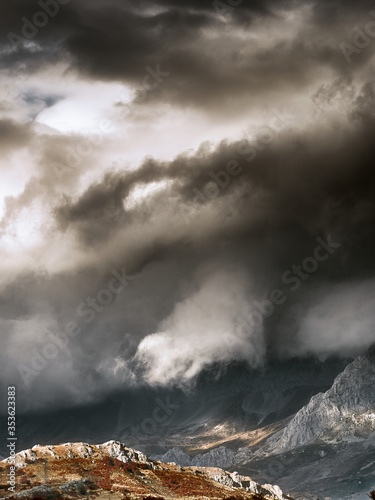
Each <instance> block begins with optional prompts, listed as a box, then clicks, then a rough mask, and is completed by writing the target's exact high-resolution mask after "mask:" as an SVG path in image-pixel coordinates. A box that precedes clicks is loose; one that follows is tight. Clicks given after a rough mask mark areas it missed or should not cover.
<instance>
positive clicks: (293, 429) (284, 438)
mask: <svg viewBox="0 0 375 500" xmlns="http://www.w3.org/2000/svg"><path fill="white" fill-rule="evenodd" d="M374 352H375V349H374V348H371V349H369V350H368V351H367V353H366V354H364V355H363V356H360V357H359V358H357V359H356V360H355V361H353V362H352V363H351V364H349V365H348V366H347V367H346V369H345V370H344V371H343V372H342V373H341V374H340V375H338V377H336V379H335V381H334V383H333V385H332V387H331V389H329V390H328V391H327V392H325V393H324V394H323V393H320V394H317V395H315V396H313V397H312V398H311V400H310V402H309V404H308V405H306V406H305V407H304V408H302V409H301V410H300V411H299V412H298V413H297V414H296V415H295V416H294V418H293V419H292V420H291V421H290V423H289V424H288V425H287V426H286V427H285V429H283V430H282V431H280V432H278V433H277V434H275V435H274V436H272V437H271V438H270V439H269V441H268V445H267V447H266V449H267V451H268V452H269V451H272V452H275V451H276V452H285V451H287V450H291V449H294V448H298V447H299V446H302V445H305V444H307V443H309V442H311V441H312V440H314V439H316V438H319V437H322V436H325V435H328V434H330V435H331V439H334V438H335V437H336V438H338V439H341V438H342V437H343V436H345V434H349V433H350V432H353V430H354V431H355V428H356V426H361V425H367V427H368V428H369V430H370V431H372V430H374V429H375V391H374V384H375V355H374Z"/></svg>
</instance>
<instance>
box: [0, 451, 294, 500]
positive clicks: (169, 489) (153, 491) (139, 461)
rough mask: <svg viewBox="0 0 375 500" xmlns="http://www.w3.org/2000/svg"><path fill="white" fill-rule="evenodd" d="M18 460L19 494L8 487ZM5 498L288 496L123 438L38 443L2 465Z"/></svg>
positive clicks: (236, 499)
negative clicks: (159, 457) (166, 457)
mask: <svg viewBox="0 0 375 500" xmlns="http://www.w3.org/2000/svg"><path fill="white" fill-rule="evenodd" d="M12 464H15V467H16V473H15V474H16V482H18V483H20V484H19V485H18V486H17V490H18V491H17V492H16V493H12V492H9V491H8V489H7V478H8V476H7V475H8V474H10V467H11V465H12ZM0 488H1V490H2V491H3V495H2V498H9V499H14V500H16V499H24V500H29V499H39V500H44V499H45V500H47V499H51V498H56V499H57V498H59V499H62V500H69V499H73V498H77V497H85V498H86V497H90V498H103V499H104V498H106V499H110V498H113V500H115V499H120V498H122V499H128V500H146V499H149V500H163V499H164V500H169V499H178V498H180V499H187V498H189V499H191V500H194V499H197V500H198V499H202V498H205V499H217V500H219V499H226V500H241V499H249V500H251V499H253V500H287V499H290V498H291V497H288V496H287V495H285V494H283V492H282V491H281V489H280V488H279V487H278V486H272V485H263V486H261V485H260V484H257V483H256V482H254V481H252V480H251V479H250V478H249V477H244V476H241V475H240V474H238V473H237V472H233V473H229V472H226V471H223V470H221V469H218V468H199V467H189V468H183V467H181V466H177V465H176V464H163V463H161V462H157V461H152V460H149V459H148V458H147V457H146V456H145V455H144V454H143V453H141V452H139V451H136V450H133V449H131V448H128V447H126V446H125V445H123V444H122V443H120V442H118V441H109V442H107V443H104V444H101V445H89V444H87V443H82V442H80V443H65V444H62V445H57V446H38V445H36V446H33V448H32V449H29V450H25V451H22V452H20V453H17V454H16V455H15V456H14V458H13V460H12V459H10V458H9V459H6V460H3V461H2V462H1V464H0Z"/></svg>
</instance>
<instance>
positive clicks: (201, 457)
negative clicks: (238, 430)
mask: <svg viewBox="0 0 375 500" xmlns="http://www.w3.org/2000/svg"><path fill="white" fill-rule="evenodd" d="M153 458H155V459H156V460H160V461H161V462H176V463H178V464H180V465H183V466H192V465H194V466H196V467H221V468H225V467H231V466H232V465H233V464H234V463H236V453H235V452H234V451H232V450H230V449H228V448H226V447H225V446H220V447H219V448H214V449H213V450H210V451H208V452H206V453H199V454H198V455H195V456H194V457H191V456H190V455H188V454H187V453H184V452H183V451H182V450H181V449H180V448H177V447H174V448H172V449H170V450H168V451H167V453H165V454H164V455H161V456H159V455H158V456H155V457H153Z"/></svg>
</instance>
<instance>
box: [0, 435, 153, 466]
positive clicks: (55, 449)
mask: <svg viewBox="0 0 375 500" xmlns="http://www.w3.org/2000/svg"><path fill="white" fill-rule="evenodd" d="M106 456H107V457H112V458H116V459H117V460H120V462H123V463H129V462H140V463H145V464H148V465H150V466H152V464H153V462H152V461H150V460H149V459H148V458H147V457H146V455H144V454H143V453H141V452H140V451H136V450H133V449H132V448H127V447H126V446H124V445H123V444H122V443H120V442H119V441H108V442H107V443H104V444H98V445H89V444H87V443H64V444H60V445H56V446H40V445H35V446H33V447H32V448H31V449H30V450H24V451H21V452H19V453H16V455H15V456H14V461H13V460H11V459H10V458H7V459H5V460H3V462H4V463H12V464H13V463H14V465H15V466H16V467H24V466H25V465H27V464H28V463H29V462H35V461H36V460H37V459H47V460H48V459H50V458H52V459H56V460H61V459H64V458H91V459H100V458H104V457H106Z"/></svg>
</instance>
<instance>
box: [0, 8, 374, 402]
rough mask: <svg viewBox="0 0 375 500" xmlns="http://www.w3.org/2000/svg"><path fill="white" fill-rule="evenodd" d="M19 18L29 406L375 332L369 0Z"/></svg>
mask: <svg viewBox="0 0 375 500" xmlns="http://www.w3.org/2000/svg"><path fill="white" fill-rule="evenodd" d="M0 17H1V19H2V27H1V35H0V76H1V78H0V99H1V101H0V149H1V155H0V176H1V180H0V195H1V203H0V257H1V258H0V325H1V328H0V331H1V344H2V348H1V352H0V378H1V380H2V382H3V383H4V384H5V385H12V386H13V385H14V386H17V387H18V390H19V393H20V397H21V399H22V409H23V410H36V409H41V408H47V407H48V408H51V407H54V406H68V405H75V404H82V403H85V402H91V401H97V400H100V399H101V398H103V397H105V396H106V395H107V394H109V393H110V392H111V391H114V390H119V389H121V388H141V387H143V386H145V385H149V386H153V387H158V386H163V387H166V386H177V387H189V386H191V385H192V384H194V381H195V380H196V378H197V376H198V375H199V373H201V372H202V370H205V369H209V368H210V366H212V365H213V364H223V365H225V364H228V363H232V362H236V361H241V362H243V361H245V362H247V363H248V364H249V366H251V367H254V368H257V367H262V366H265V365H266V364H267V363H269V362H270V360H272V359H284V360H285V359H303V358H304V357H306V356H313V357H316V358H317V359H320V360H325V359H327V358H329V357H330V356H342V357H354V356H356V355H358V354H359V353H361V352H362V351H363V350H364V349H366V348H367V347H369V346H370V345H371V344H372V343H373V341H374V326H375V307H374V301H375V299H374V297H375V295H374V291H375V266H374V259H373V254H374V248H375V225H374V222H375V196H374V194H375V182H374V181H375V172H374V164H375V162H374V160H375V145H374V144H375V143H374V132H375V127H374V125H375V100H374V96H375V86H374V83H373V82H374V68H375V66H374V64H373V62H374V54H375V10H374V9H373V4H372V3H371V2H370V1H365V0H359V1H357V2H355V3H353V2H350V1H348V0H325V1H319V0H311V1H304V0H302V1H299V2H297V1H293V0H290V1H289V0H267V1H266V0H256V1H252V0H242V1H241V0H227V1H225V0H223V1H222V2H220V1H213V2H212V1H206V0H200V1H195V0H181V1H179V2H177V1H173V0H149V1H148V0H138V1H132V0H60V1H59V2H57V0H40V1H39V2H34V1H30V0H12V1H10V0H8V1H6V2H2V4H1V5H0Z"/></svg>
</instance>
